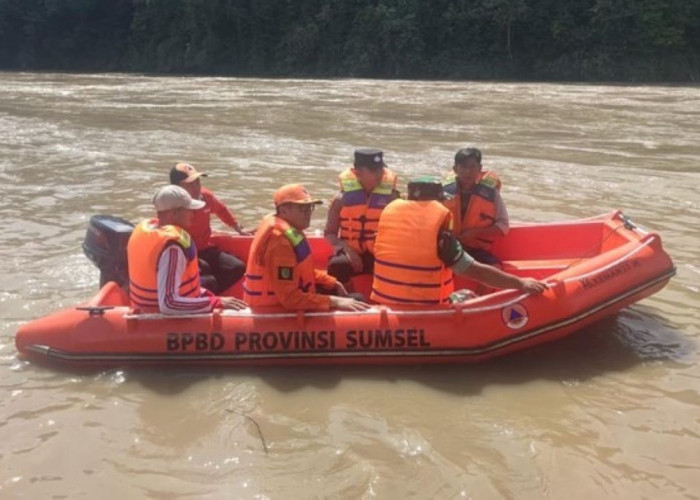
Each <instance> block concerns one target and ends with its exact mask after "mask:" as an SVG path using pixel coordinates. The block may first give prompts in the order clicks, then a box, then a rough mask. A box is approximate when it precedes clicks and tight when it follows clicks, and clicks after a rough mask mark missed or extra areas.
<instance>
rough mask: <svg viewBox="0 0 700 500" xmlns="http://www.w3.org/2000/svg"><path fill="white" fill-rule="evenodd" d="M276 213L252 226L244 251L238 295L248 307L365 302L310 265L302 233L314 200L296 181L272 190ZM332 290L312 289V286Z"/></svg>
mask: <svg viewBox="0 0 700 500" xmlns="http://www.w3.org/2000/svg"><path fill="white" fill-rule="evenodd" d="M274 203H275V209H276V212H275V213H274V214H270V215H268V216H266V217H265V218H264V219H263V221H262V223H261V225H260V227H259V228H258V230H257V232H256V234H255V238H254V239H253V244H252V246H251V248H250V253H249V254H248V265H247V267H246V276H245V282H244V285H243V290H244V299H245V301H246V302H247V303H248V304H249V305H250V306H251V307H253V308H255V307H264V306H282V307H284V308H285V309H292V310H310V311H314V310H315V311H327V310H329V309H331V308H335V309H344V310H348V311H362V310H365V309H367V308H369V306H368V305H367V304H365V303H364V302H360V301H358V300H356V299H354V298H352V297H349V296H348V293H347V291H346V290H345V287H343V285H342V284H341V283H339V282H338V280H336V279H335V278H334V277H332V276H330V275H328V274H327V273H326V272H324V271H320V270H317V269H315V268H314V263H313V259H312V256H311V247H310V246H309V242H308V241H307V240H306V237H305V236H304V232H303V231H304V229H306V228H307V227H309V224H310V222H311V214H312V213H313V211H314V208H315V207H316V205H317V204H320V203H322V202H321V201H320V200H314V199H312V198H311V195H309V192H308V191H307V190H306V189H305V188H304V186H302V185H301V184H288V185H285V186H282V187H281V188H280V189H278V190H277V191H276V192H275V196H274ZM319 289H320V290H325V291H327V292H333V293H334V295H327V294H323V293H318V292H317V290H319Z"/></svg>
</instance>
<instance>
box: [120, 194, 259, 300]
mask: <svg viewBox="0 0 700 500" xmlns="http://www.w3.org/2000/svg"><path fill="white" fill-rule="evenodd" d="M153 205H154V206H155V208H156V211H157V212H158V218H156V219H150V220H145V221H143V222H141V223H140V224H139V225H137V226H136V228H134V232H133V233H132V234H131V237H130V238H129V243H128V245H127V261H128V263H129V299H130V301H131V306H132V307H134V308H137V309H139V310H140V311H141V312H145V313H156V312H160V313H163V314H196V313H207V312H211V311H212V310H213V309H214V308H224V309H244V308H245V307H246V304H245V303H244V302H243V301H241V300H239V299H235V298H233V297H216V296H214V295H213V294H212V293H210V292H209V291H207V290H205V289H203V288H201V286H200V284H199V264H198V262H197V248H196V247H195V246H194V245H193V244H192V240H191V238H190V235H189V234H188V233H187V231H186V230H185V229H183V228H185V227H188V226H189V224H190V222H191V220H192V216H193V214H194V212H195V211H196V210H200V209H202V208H203V207H204V202H203V201H200V200H193V199H192V197H191V196H190V195H189V193H188V192H187V191H185V190H184V189H182V188H181V187H179V186H172V185H169V186H164V187H162V188H160V189H159V190H158V191H156V193H155V194H154V195H153Z"/></svg>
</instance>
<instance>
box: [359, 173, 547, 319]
mask: <svg viewBox="0 0 700 500" xmlns="http://www.w3.org/2000/svg"><path fill="white" fill-rule="evenodd" d="M442 197H443V189H442V184H440V182H439V181H437V180H435V179H434V178H430V177H427V178H426V177H423V178H419V179H416V180H414V181H411V182H409V183H408V200H395V201H393V202H391V203H390V204H389V205H388V206H387V208H386V209H385V210H384V212H382V215H381V217H380V219H379V230H378V234H377V239H376V242H375V257H376V261H375V268H374V279H373V281H372V296H371V298H372V300H374V301H375V302H378V303H380V304H388V305H415V306H431V305H432V306H439V305H444V304H447V303H448V302H449V301H450V297H449V296H450V294H451V293H452V291H453V287H454V285H453V279H452V278H453V272H454V273H457V274H461V275H464V276H467V277H469V278H471V279H474V280H476V281H479V282H480V283H484V284H486V285H489V286H492V287H496V288H517V289H520V290H525V291H528V292H531V293H541V292H542V291H544V290H545V288H546V285H545V284H544V283H541V282H539V281H536V280H534V279H531V278H519V277H517V276H514V275H512V274H508V273H505V272H503V271H501V270H499V269H496V268H495V267H492V266H489V265H484V264H481V263H479V262H476V261H475V260H474V258H473V257H471V256H469V255H468V254H467V253H466V252H464V250H463V249H462V246H461V245H460V243H459V241H458V240H457V238H456V237H455V235H454V234H453V233H452V213H451V212H450V211H449V210H448V209H447V208H446V207H444V206H443V205H442V204H441V203H440V201H441V200H442Z"/></svg>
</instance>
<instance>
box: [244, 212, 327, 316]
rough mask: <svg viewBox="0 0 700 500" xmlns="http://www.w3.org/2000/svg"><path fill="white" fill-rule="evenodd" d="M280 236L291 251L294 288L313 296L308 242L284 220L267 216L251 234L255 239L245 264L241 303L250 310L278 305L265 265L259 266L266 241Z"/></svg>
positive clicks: (270, 277)
mask: <svg viewBox="0 0 700 500" xmlns="http://www.w3.org/2000/svg"><path fill="white" fill-rule="evenodd" d="M281 236H283V237H284V238H286V239H287V240H288V241H289V243H290V244H291V245H292V248H293V250H294V255H295V257H296V261H297V263H296V266H295V268H294V270H293V273H294V275H296V276H298V278H297V286H298V288H299V289H300V290H302V291H304V292H308V293H315V292H316V286H315V279H314V264H313V259H312V258H311V246H310V245H309V241H308V240H307V239H306V237H305V236H304V233H302V232H301V231H299V230H297V229H295V228H293V227H292V226H290V225H289V224H288V223H287V222H286V221H285V220H283V219H281V218H279V217H276V216H275V215H274V214H273V215H268V216H266V217H265V218H264V219H263V222H262V224H261V225H260V228H258V230H257V231H256V232H255V238H254V239H253V243H252V245H251V247H250V253H249V254H248V264H247V265H246V274H245V280H244V282H243V293H244V295H243V300H245V302H246V303H247V304H248V305H249V306H251V307H256V306H276V305H281V304H280V301H279V299H278V298H277V297H276V295H275V292H274V291H273V290H272V289H271V288H270V280H271V279H272V276H267V268H266V263H265V262H263V258H264V256H265V251H266V249H267V247H268V245H269V243H270V241H271V240H272V239H273V238H277V237H281Z"/></svg>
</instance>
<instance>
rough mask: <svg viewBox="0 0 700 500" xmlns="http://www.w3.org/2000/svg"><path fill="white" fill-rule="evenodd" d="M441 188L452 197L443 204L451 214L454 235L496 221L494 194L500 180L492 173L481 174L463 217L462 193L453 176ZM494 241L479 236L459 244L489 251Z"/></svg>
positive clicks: (492, 237) (499, 185)
mask: <svg viewBox="0 0 700 500" xmlns="http://www.w3.org/2000/svg"><path fill="white" fill-rule="evenodd" d="M443 187H444V190H445V192H446V193H448V194H450V195H452V198H451V199H448V200H445V201H444V204H445V206H446V207H447V208H448V209H449V210H450V211H451V212H452V216H453V219H454V234H455V235H459V233H461V232H462V231H463V230H464V229H467V228H471V227H488V226H491V225H493V223H494V222H495V221H496V193H497V192H499V191H500V190H501V180H500V179H499V178H498V175H496V174H495V173H494V172H488V171H487V172H482V173H481V175H480V176H479V179H478V180H477V182H476V186H474V190H473V192H472V195H471V196H470V197H469V204H468V205H467V210H466V211H465V212H464V217H462V214H461V210H462V208H461V207H462V200H461V197H462V193H461V192H460V189H459V185H458V184H457V178H456V177H455V176H454V174H451V175H450V178H449V180H448V181H446V182H445V184H444V186H443ZM495 239H496V236H479V237H478V238H477V239H474V240H469V241H467V240H460V243H462V244H463V245H466V246H468V247H470V248H482V249H484V250H490V249H491V246H492V245H493V242H494V240H495Z"/></svg>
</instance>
